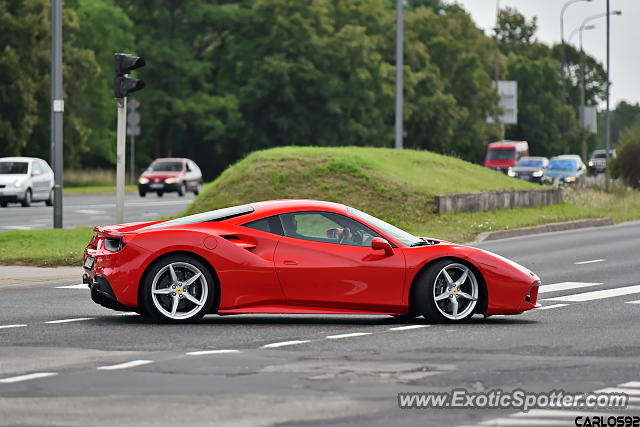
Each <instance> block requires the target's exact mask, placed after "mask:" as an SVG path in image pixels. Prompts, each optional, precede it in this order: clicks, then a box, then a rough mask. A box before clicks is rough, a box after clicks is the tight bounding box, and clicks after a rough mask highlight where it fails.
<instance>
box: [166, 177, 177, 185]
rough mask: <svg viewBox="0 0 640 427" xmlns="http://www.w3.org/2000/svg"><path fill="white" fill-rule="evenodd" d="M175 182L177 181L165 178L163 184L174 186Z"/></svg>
mask: <svg viewBox="0 0 640 427" xmlns="http://www.w3.org/2000/svg"><path fill="white" fill-rule="evenodd" d="M176 181H177V179H175V178H167V179H165V180H164V183H165V184H175V182H176Z"/></svg>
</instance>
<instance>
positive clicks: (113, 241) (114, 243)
mask: <svg viewBox="0 0 640 427" xmlns="http://www.w3.org/2000/svg"><path fill="white" fill-rule="evenodd" d="M123 247H124V240H123V239H122V238H120V237H107V238H105V239H104V248H105V249H106V250H108V251H111V252H119V251H120V250H122V248H123Z"/></svg>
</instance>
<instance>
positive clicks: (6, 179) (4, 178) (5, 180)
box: [0, 174, 29, 185]
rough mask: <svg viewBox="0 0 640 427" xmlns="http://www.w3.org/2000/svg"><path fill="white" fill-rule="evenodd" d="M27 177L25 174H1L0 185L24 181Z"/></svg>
mask: <svg viewBox="0 0 640 427" xmlns="http://www.w3.org/2000/svg"><path fill="white" fill-rule="evenodd" d="M28 176H29V175H26V174H20V175H14V174H6V175H5V174H1V175H0V184H4V185H7V184H13V183H14V182H16V180H18V179H25V178H27V177H28Z"/></svg>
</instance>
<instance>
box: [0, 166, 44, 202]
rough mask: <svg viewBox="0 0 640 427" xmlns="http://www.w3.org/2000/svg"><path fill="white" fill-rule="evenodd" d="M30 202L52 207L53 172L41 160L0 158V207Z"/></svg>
mask: <svg viewBox="0 0 640 427" xmlns="http://www.w3.org/2000/svg"><path fill="white" fill-rule="evenodd" d="M31 202H45V203H46V204H47V206H51V205H53V171H52V170H51V168H50V167H49V165H48V164H47V162H45V161H44V160H42V159H37V158H35V157H2V158H0V206H1V207H3V208H4V207H7V204H9V203H20V204H21V205H22V206H24V207H28V206H31Z"/></svg>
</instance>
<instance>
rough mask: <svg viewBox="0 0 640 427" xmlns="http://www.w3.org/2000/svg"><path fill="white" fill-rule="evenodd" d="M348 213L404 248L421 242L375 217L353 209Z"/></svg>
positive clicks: (349, 209)
mask: <svg viewBox="0 0 640 427" xmlns="http://www.w3.org/2000/svg"><path fill="white" fill-rule="evenodd" d="M348 211H349V213H350V214H351V215H353V216H355V217H356V218H359V219H361V220H362V221H364V222H365V223H367V224H370V225H373V226H374V227H376V228H377V229H378V230H380V231H382V233H383V234H386V235H387V236H389V237H392V238H394V239H395V240H397V241H399V242H400V243H402V244H403V245H405V246H411V245H412V244H414V243H416V242H420V241H421V239H419V238H417V237H416V236H414V235H413V234H410V233H407V232H406V231H404V230H401V229H400V228H398V227H396V226H394V225H391V224H389V223H388V222H385V221H383V220H381V219H379V218H376V217H375V216H372V215H369V214H367V213H364V212H362V211H359V210H357V209H354V208H348Z"/></svg>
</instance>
